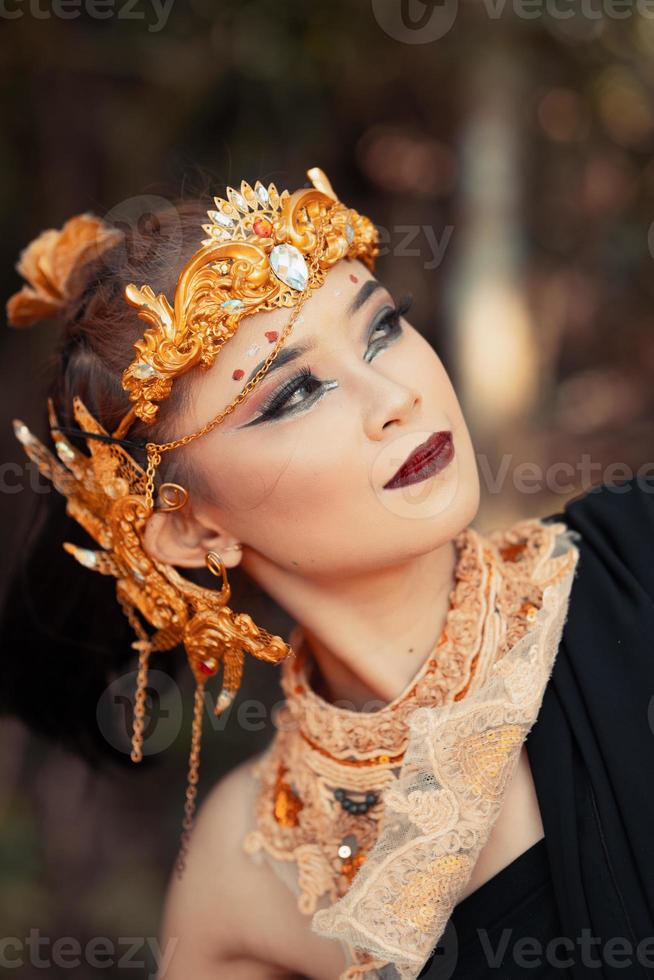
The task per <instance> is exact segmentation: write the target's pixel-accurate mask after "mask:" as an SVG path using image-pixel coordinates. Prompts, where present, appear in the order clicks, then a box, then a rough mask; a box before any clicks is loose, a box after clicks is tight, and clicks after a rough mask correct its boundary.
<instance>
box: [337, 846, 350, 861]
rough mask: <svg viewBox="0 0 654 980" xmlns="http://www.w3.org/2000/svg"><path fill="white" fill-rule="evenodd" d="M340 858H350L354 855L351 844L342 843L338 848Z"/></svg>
mask: <svg viewBox="0 0 654 980" xmlns="http://www.w3.org/2000/svg"><path fill="white" fill-rule="evenodd" d="M338 856H339V858H349V857H351V856H352V848H351V847H350V845H349V844H341V846H340V847H339V849H338Z"/></svg>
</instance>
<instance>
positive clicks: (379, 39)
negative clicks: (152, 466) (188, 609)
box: [0, 0, 654, 980]
mask: <svg viewBox="0 0 654 980" xmlns="http://www.w3.org/2000/svg"><path fill="white" fill-rule="evenodd" d="M3 10H4V12H3V13H2V14H0V19H2V20H5V21H6V23H4V24H3V25H2V31H1V32H0V77H1V78H2V82H1V86H0V106H1V113H2V115H1V120H2V140H1V141H0V177H1V179H0V219H1V222H2V228H3V235H2V237H1V238H0V283H1V286H2V295H3V296H4V297H5V298H6V297H8V296H9V295H10V294H11V293H12V292H13V291H15V290H16V289H17V288H18V287H19V285H20V281H19V278H18V276H17V275H16V273H15V272H14V268H13V267H14V263H15V261H16V259H17V257H18V253H19V251H20V249H21V248H23V247H24V246H25V245H26V244H27V243H28V242H29V241H30V240H31V239H32V238H33V237H35V236H36V235H37V234H38V233H39V232H40V231H41V230H42V229H44V228H48V227H60V226H61V224H62V223H63V221H65V220H66V219H67V218H68V217H69V216H71V215H72V214H75V213H78V212H80V211H92V212H94V213H96V214H99V215H104V216H107V217H108V219H109V220H111V219H112V218H115V219H116V220H118V219H120V220H121V221H128V222H138V221H139V220H146V217H144V216H147V213H148V209H149V207H150V206H151V204H152V202H156V201H157V200H158V199H164V200H165V199H169V198H170V197H171V196H175V195H176V194H177V193H179V192H180V191H182V190H183V191H184V192H185V193H192V192H193V187H194V186H196V183H197V185H198V186H201V185H202V183H203V180H204V177H205V176H206V175H207V174H209V175H210V176H211V180H212V183H213V184H214V185H215V191H214V192H215V193H217V194H221V193H223V192H224V186H225V184H236V185H238V183H240V180H241V179H242V178H245V179H247V180H249V181H250V182H251V183H254V181H255V180H256V179H257V178H259V179H261V180H262V181H263V182H266V183H267V182H268V181H270V180H273V181H275V182H276V183H277V186H278V187H280V188H283V187H287V186H288V187H289V188H291V189H293V188H294V187H297V186H300V185H301V184H302V183H303V182H304V180H305V171H306V169H307V167H309V166H313V165H319V166H321V167H322V168H323V169H324V170H325V171H326V172H327V174H328V175H329V177H330V180H331V181H332V184H333V186H334V188H335V190H336V192H337V193H338V194H339V195H340V196H341V197H342V198H343V200H345V201H346V202H347V203H349V204H351V205H352V206H354V207H356V208H357V209H358V210H360V211H361V212H363V213H364V214H368V215H370V216H371V217H372V219H373V220H374V221H375V223H376V224H377V225H378V227H379V228H380V232H381V235H382V243H383V249H382V257H381V259H380V262H379V266H378V275H379V278H381V279H383V280H384V281H385V282H386V283H387V284H388V285H389V287H390V288H391V291H392V292H393V293H394V295H396V296H397V295H399V294H401V293H403V292H406V291H410V292H411V293H412V294H413V296H414V307H413V310H412V314H411V319H412V322H413V323H414V325H415V326H416V327H418V328H419V329H420V330H421V331H422V332H423V333H424V334H425V336H427V337H428V338H429V340H430V341H431V342H432V344H433V345H434V346H435V348H436V350H437V351H438V352H439V354H440V356H441V357H442V359H443V360H444V362H445V364H446V366H447V368H448V370H449V371H450V373H451V376H452V379H453V382H454V384H455V387H456V389H457V392H458V394H459V397H460V399H461V401H462V404H463V407H464V411H465V414H466V417H467V419H468V422H469V426H470V428H471V431H472V435H473V440H474V442H475V445H476V449H477V453H478V461H479V466H480V474H481V481H482V496H483V501H482V508H481V510H480V514H479V518H478V521H477V524H478V525H479V526H480V527H481V528H482V529H486V528H488V527H490V526H495V525H499V524H502V523H505V522H508V521H510V520H513V519H515V518H516V517H519V516H532V515H543V514H547V513H552V512H554V511H558V510H560V509H561V508H562V507H563V505H564V504H565V502H566V501H567V500H569V499H570V498H572V497H574V496H576V495H578V494H579V493H581V492H583V491H584V490H586V489H588V488H589V486H590V485H592V484H597V483H601V482H612V481H614V480H616V479H617V480H621V479H623V478H629V477H630V476H632V475H634V474H635V473H637V472H638V469H639V467H642V466H645V465H647V464H651V465H650V468H651V467H652V466H653V465H654V463H651V460H652V456H653V455H654V446H653V445H652V441H653V440H652V433H653V421H654V385H653V384H652V379H653V377H654V316H653V313H652V300H653V299H654V276H653V275H652V272H653V268H654V223H653V222H654V157H653V155H652V154H653V150H654V11H650V10H649V8H648V5H647V4H642V6H640V7H638V6H637V5H633V7H629V8H627V7H623V5H619V4H611V3H610V2H609V0H606V2H603V0H585V2H583V3H581V2H580V3H574V2H570V3H569V4H564V3H560V4H558V5H556V6H555V5H554V4H553V3H549V2H545V0H544V2H543V4H542V5H541V6H539V5H538V4H537V3H533V2H532V3H525V4H522V3H519V2H518V0H505V2H499V0H493V2H491V0H468V2H461V3H455V2H450V0H444V2H441V3H431V2H427V3H422V2H419V0H412V2H409V0H397V2H395V0H372V2H371V0H365V2H358V3H355V4H353V3H351V2H349V3H346V2H345V0H331V2H330V3H323V4H307V3H305V2H302V0H284V2H283V3H280V2H278V0H277V2H273V0H186V2H184V3H182V2H181V0H170V2H169V3H168V5H167V6H166V7H163V6H158V5H157V4H154V3H151V2H149V0H138V2H137V3H136V4H134V5H130V7H129V9H128V8H127V7H126V5H125V4H124V2H123V0H116V2H115V3H113V4H112V3H109V4H103V5H97V7H96V6H95V5H93V4H92V3H91V0H88V2H86V0H80V2H79V3H78V4H77V5H76V4H75V3H74V2H73V3H68V4H61V5H60V6H59V7H57V5H56V4H51V3H49V2H48V0H41V2H40V4H38V5H37V4H35V3H32V4H27V3H25V4H23V5H21V4H19V3H15V4H14V5H13V6H12V5H9V4H8V5H5V7H4V8H3ZM10 15H11V16H10ZM55 339H56V338H55V337H54V334H53V331H52V330H49V329H48V325H43V326H39V327H36V328H34V329H33V330H31V331H25V332H22V333H19V332H16V331H11V330H9V329H5V330H3V331H2V332H1V333H0V345H1V364H2V388H1V389H0V419H1V421H2V424H1V425H0V487H1V488H2V491H3V492H2V493H0V508H1V510H0V520H1V521H2V532H3V558H2V569H1V574H2V579H1V582H2V587H3V589H5V588H6V586H7V583H8V580H9V576H10V574H11V571H12V569H13V568H14V567H15V563H16V561H17V560H18V558H19V557H20V555H21V552H22V550H23V549H24V547H25V541H26V539H27V537H28V534H29V530H30V526H31V522H32V520H33V497H34V488H35V486H36V487H37V489H38V481H34V478H33V475H32V476H30V474H29V471H28V470H27V469H26V468H25V467H24V465H23V457H22V451H21V450H20V447H19V446H18V444H17V443H16V442H15V440H14V438H13V434H12V431H11V424H10V423H11V419H12V418H14V417H20V418H23V419H24V420H25V421H26V422H27V423H28V424H30V425H33V426H34V427H35V428H37V431H38V427H37V424H38V422H39V421H40V420H41V418H42V399H43V392H44V391H45V388H46V385H47V380H48V355H49V353H50V351H51V350H52V349H53V346H54V343H55ZM63 574H66V573H65V572H64V573H63ZM37 599H38V597H37ZM35 601H37V600H35ZM249 608H250V609H251V611H252V613H253V615H254V618H255V619H257V617H258V610H260V616H259V620H261V621H264V622H265V623H266V625H268V626H269V627H270V628H273V629H280V630H281V629H283V628H284V627H285V625H286V624H285V623H284V619H283V616H282V615H281V613H280V612H279V610H275V609H271V608H269V605H268V604H267V602H266V599H265V597H263V596H258V597H257V596H255V599H254V605H250V607H249ZM111 614H112V615H115V616H119V613H118V611H117V607H116V610H115V612H114V611H112V613H111ZM0 655H1V656H2V657H3V658H26V661H27V662H28V663H29V658H30V657H31V656H32V655H33V651H30V649H25V648H22V647H21V645H20V644H17V645H13V646H12V648H11V649H7V648H5V649H3V650H2V651H1V653H0ZM40 655H41V656H42V655H43V651H40ZM81 655H82V654H81V653H80V656H81ZM126 657H127V658H128V657H129V650H128V651H127V653H126ZM36 662H38V658H36V657H35V663H36ZM55 666H56V665H55ZM132 667H133V664H132V665H131V666H130V665H129V663H128V666H127V667H126V670H127V669H132ZM132 680H133V678H132ZM117 683H120V679H118V681H117ZM121 689H124V690H125V692H126V693H129V684H128V685H127V686H124V685H123V688H121ZM180 692H181V696H180ZM191 695H192V686H191V683H190V678H189V677H187V676H186V673H185V672H181V673H180V675H179V677H178V681H177V683H172V684H171V685H170V687H169V688H167V687H166V685H165V683H163V682H162V687H161V698H162V702H161V703H162V705H163V708H161V710H162V711H164V712H167V713H168V716H169V719H171V718H172V721H170V724H169V726H168V729H165V726H164V729H165V731H167V732H168V733H169V734H170V739H168V736H167V735H166V738H165V739H164V741H166V740H169V741H170V743H171V744H170V745H169V746H168V747H167V749H166V751H165V752H164V751H161V752H159V751H153V752H152V754H151V756H149V758H148V759H147V760H146V763H145V764H144V765H142V766H141V767H138V766H134V765H128V764H127V765H122V766H121V765H116V764H114V762H115V760H114V761H111V762H109V763H108V765H107V767H106V768H105V770H103V771H102V772H99V773H96V772H94V771H93V770H91V769H90V768H89V767H88V766H87V765H86V764H85V763H84V762H83V761H81V760H80V759H79V758H77V757H76V756H75V755H74V754H72V753H70V752H69V751H67V750H66V749H65V748H64V747H62V746H60V745H57V744H56V740H55V739H46V738H43V737H41V736H37V735H34V734H31V733H29V732H28V730H27V729H26V728H25V727H24V726H23V725H22V724H21V723H20V722H18V721H16V720H13V719H11V718H3V719H0V736H1V744H0V822H1V832H0V868H1V869H2V871H1V872H0V874H1V876H2V877H1V880H0V936H2V937H19V939H20V942H21V943H22V944H23V946H22V948H23V952H22V954H20V953H19V952H14V950H12V949H11V948H9V949H8V951H7V952H6V956H7V963H8V962H9V961H11V959H12V958H14V957H16V956H19V955H23V957H24V958H27V961H26V962H25V963H24V965H23V967H22V970H21V973H20V975H21V976H24V977H27V978H30V977H32V976H35V977H36V976H41V975H42V969H41V968H39V967H37V966H35V965H34V961H33V957H32V959H30V957H29V956H27V953H26V952H25V951H26V949H27V948H28V947H27V946H26V945H25V943H26V941H27V940H28V938H29V937H30V930H39V931H40V932H39V934H40V935H41V936H43V937H50V940H49V941H50V948H49V950H48V947H47V946H46V945H43V946H42V948H41V954H42V956H44V957H46V956H47V955H48V952H50V954H51V953H52V944H53V943H54V941H55V939H56V938H57V937H76V938H77V940H78V941H79V942H81V943H82V944H85V943H86V942H88V941H89V940H90V939H93V937H107V939H108V941H109V942H113V943H114V945H115V949H116V950H119V949H120V952H121V954H124V953H125V952H126V946H125V944H124V943H123V946H122V947H120V946H119V940H120V937H143V938H144V939H145V938H147V937H152V939H153V941H154V937H156V935H157V924H158V919H159V914H160V907H161V900H162V895H163V891H164V888H165V883H166V879H167V876H168V873H169V869H170V866H171V863H172V860H173V858H174V854H175V850H176V846H177V833H178V825H179V822H180V819H181V816H182V802H183V789H184V780H185V768H186V757H187V752H188V742H189V734H190V718H191V700H190V699H191ZM28 696H29V691H27V692H26V697H28ZM239 697H240V700H241V701H244V700H247V699H249V698H258V699H261V700H262V701H263V702H264V703H265V704H267V705H272V704H273V703H274V702H275V701H276V700H278V699H279V697H280V694H279V688H278V686H277V678H276V672H275V670H274V669H273V668H267V667H265V666H264V665H262V664H259V663H256V664H255V663H254V662H252V661H250V662H249V663H248V667H247V673H246V681H245V684H244V686H243V689H242V692H241V695H240V696H239ZM176 699H179V700H176ZM93 710H94V709H93ZM180 719H181V721H180V723H179V724H178V721H179V720H180ZM171 726H172V727H171ZM270 734H271V730H270V728H269V727H268V726H265V725H264V726H261V727H260V729H259V730H256V731H252V732H247V733H245V732H244V730H243V726H239V725H236V724H230V723H228V724H227V725H226V726H225V728H224V730H223V731H220V732H215V733H213V732H209V731H206V732H205V742H204V749H203V761H202V767H201V772H202V779H201V796H202V795H203V794H204V793H206V791H207V790H208V789H209V788H210V787H211V785H213V783H214V782H215V781H216V779H218V778H219V777H220V776H221V775H222V774H223V773H224V772H226V771H227V770H228V769H229V768H231V767H232V766H233V765H234V764H235V763H236V762H238V761H240V760H241V759H243V758H245V757H246V756H247V755H249V754H250V753H251V752H253V751H255V750H257V749H258V748H260V747H262V746H263V745H264V744H265V743H266V741H267V739H268V738H269V737H270ZM125 746H128V742H127V740H126V739H123V742H122V743H121V745H118V746H117V747H116V746H114V748H116V753H115V754H116V755H117V756H120V755H122V756H124V757H126V755H127V753H126V751H125ZM32 937H33V941H32V948H34V947H35V946H36V938H38V937H37V936H36V935H35V934H32ZM139 958H140V959H142V960H143V961H144V963H145V964H146V965H147V964H150V966H149V967H147V966H143V965H138V960H139ZM70 959H74V956H73V955H72V954H69V960H70ZM132 959H133V960H135V963H136V965H130V964H129V963H128V962H124V963H123V964H122V966H119V965H118V955H116V956H114V960H113V966H110V967H108V968H107V969H105V970H104V971H103V972H104V975H105V976H107V977H113V976H114V975H115V976H120V977H122V978H125V980H127V978H129V977H132V976H134V977H136V976H139V977H141V976H144V975H146V973H147V968H151V964H152V958H151V957H150V958H149V959H148V956H147V954H146V953H144V952H143V951H140V952H139V953H138V954H137V955H135V956H133V957H132ZM5 965H7V964H5ZM144 970H145V971H146V972H144ZM94 972H95V971H94V970H92V969H91V968H90V967H89V965H88V962H86V963H85V962H84V961H82V964H81V965H80V966H79V967H77V968H75V967H72V966H66V967H64V966H59V967H57V966H54V965H53V966H52V967H51V973H52V974H53V975H61V976H66V977H75V978H77V977H80V978H85V977H87V976H91V975H93V973H94Z"/></svg>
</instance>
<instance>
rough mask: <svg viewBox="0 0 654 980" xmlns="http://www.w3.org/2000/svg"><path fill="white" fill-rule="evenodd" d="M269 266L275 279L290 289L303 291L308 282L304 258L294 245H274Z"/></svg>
mask: <svg viewBox="0 0 654 980" xmlns="http://www.w3.org/2000/svg"><path fill="white" fill-rule="evenodd" d="M270 265H271V267H272V270H273V272H274V273H275V275H276V276H277V278H278V279H281V281H282V282H284V283H286V285H287V286H290V287H291V289H297V290H301V289H304V287H305V286H306V284H307V282H308V280H309V272H308V269H307V264H306V262H305V261H304V256H303V255H302V252H300V251H299V250H298V249H297V248H296V247H295V246H294V245H275V247H274V248H273V249H272V251H271V252H270Z"/></svg>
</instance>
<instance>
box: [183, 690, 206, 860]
mask: <svg viewBox="0 0 654 980" xmlns="http://www.w3.org/2000/svg"><path fill="white" fill-rule="evenodd" d="M203 709H204V684H198V685H197V686H196V688H195V700H194V705H193V725H192V735H191V754H190V756H189V767H188V779H187V783H186V802H185V803H184V819H183V821H182V827H183V828H184V829H183V830H182V835H181V838H180V848H179V854H178V856H177V875H178V877H179V878H181V877H182V874H183V873H184V869H185V867H186V855H187V853H188V842H189V839H190V836H191V830H192V829H193V817H194V814H195V803H196V797H197V795H198V778H199V770H200V742H201V739H202V711H203Z"/></svg>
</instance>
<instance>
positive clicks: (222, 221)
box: [207, 211, 234, 228]
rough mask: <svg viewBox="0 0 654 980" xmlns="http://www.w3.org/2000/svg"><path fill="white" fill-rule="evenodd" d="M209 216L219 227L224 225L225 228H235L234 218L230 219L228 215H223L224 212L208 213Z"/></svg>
mask: <svg viewBox="0 0 654 980" xmlns="http://www.w3.org/2000/svg"><path fill="white" fill-rule="evenodd" d="M207 214H208V215H209V217H210V218H211V220H212V221H215V222H216V224H218V225H222V226H223V228H233V227H234V221H233V220H232V218H229V217H228V216H227V215H226V214H223V213H222V211H207Z"/></svg>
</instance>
